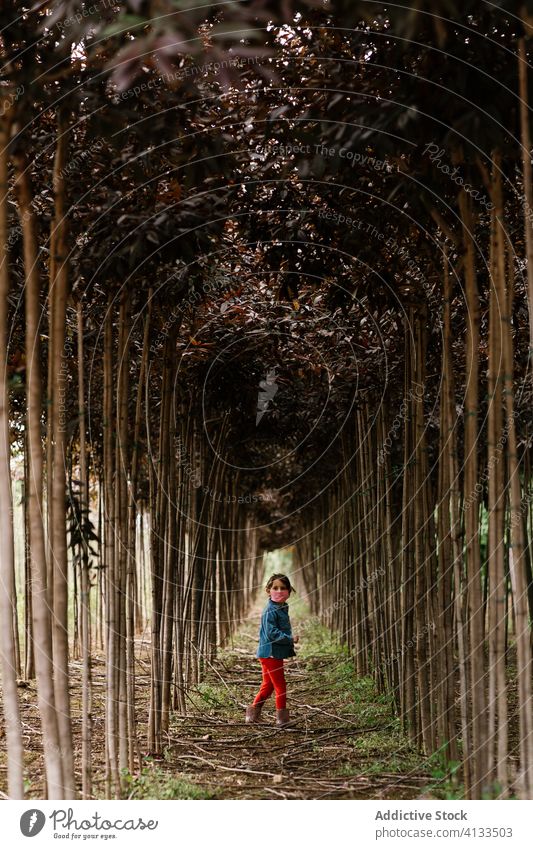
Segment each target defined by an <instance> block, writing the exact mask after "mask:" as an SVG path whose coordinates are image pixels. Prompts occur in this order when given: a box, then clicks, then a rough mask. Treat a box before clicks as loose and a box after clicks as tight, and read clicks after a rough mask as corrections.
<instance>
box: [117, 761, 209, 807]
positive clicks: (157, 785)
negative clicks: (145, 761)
mask: <svg viewBox="0 0 533 849" xmlns="http://www.w3.org/2000/svg"><path fill="white" fill-rule="evenodd" d="M122 775H123V777H124V780H125V785H126V794H127V798H128V799H164V800H168V799H214V798H215V795H216V794H215V792H214V791H213V790H206V789H205V788H203V787H200V786H199V785H197V784H194V783H193V782H192V781H189V780H188V779H187V778H186V777H183V776H180V777H179V778H178V777H177V776H174V775H170V774H169V773H168V772H165V771H164V770H162V769H160V767H157V766H154V765H152V764H150V765H148V766H145V767H143V768H142V770H141V772H140V774H139V775H131V773H129V772H127V771H124V772H123V773H122Z"/></svg>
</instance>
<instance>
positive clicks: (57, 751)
mask: <svg viewBox="0 0 533 849" xmlns="http://www.w3.org/2000/svg"><path fill="white" fill-rule="evenodd" d="M14 162H15V168H16V176H17V184H16V186H17V194H18V212H19V216H20V224H21V228H22V233H23V244H24V272H25V279H26V304H25V312H26V394H27V427H28V455H29V457H28V465H29V472H30V475H29V481H28V485H27V502H28V516H29V521H30V552H31V573H32V612H33V632H34V637H35V669H36V674H37V694H38V702H39V712H40V716H41V723H42V728H43V750H44V760H45V768H46V781H47V792H48V798H50V799H64V798H66V796H65V792H64V791H65V785H64V783H63V767H62V758H61V742H62V741H61V739H60V736H59V727H58V719H57V713H56V706H55V697H54V679H53V667H52V623H51V617H50V605H49V599H48V590H47V583H46V580H47V568H46V549H45V534H44V527H43V518H42V517H43V504H42V494H43V490H42V486H43V445H42V439H41V413H42V396H41V386H42V383H41V344H40V331H39V322H40V317H41V302H40V288H41V287H40V282H41V281H40V275H39V265H38V262H39V260H38V253H37V234H36V222H35V215H34V212H33V209H32V194H31V188H30V181H29V175H28V168H29V164H28V160H27V158H26V156H25V155H24V154H23V153H22V152H19V153H18V154H16V155H15V156H14Z"/></svg>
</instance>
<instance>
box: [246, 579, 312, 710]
mask: <svg viewBox="0 0 533 849" xmlns="http://www.w3.org/2000/svg"><path fill="white" fill-rule="evenodd" d="M265 590H266V592H267V595H269V596H270V599H269V601H268V603H267V605H266V607H265V609H264V610H263V613H262V616H261V626H260V628H259V647H258V649H257V652H256V655H255V656H256V657H258V658H259V660H260V663H261V666H262V668H263V681H262V683H261V689H260V690H259V692H258V694H257V696H256V697H255V699H254V701H253V704H251V705H248V707H247V708H246V722H258V721H259V717H260V715H261V708H262V707H263V704H264V703H265V701H266V699H268V697H269V696H270V695H271V694H272V692H274V691H275V693H276V725H287V724H288V723H289V721H290V720H289V711H288V710H287V708H286V704H287V692H286V689H287V688H286V684H285V673H284V670H283V659H284V658H285V657H294V656H295V655H296V652H295V651H294V644H295V643H297V642H298V641H299V639H300V638H299V637H298V636H294V637H293V636H292V629H291V623H290V619H289V613H288V610H289V605H288V604H287V599H288V597H289V596H290V594H291V592H292V590H293V587H291V582H290V581H289V579H288V578H287V576H286V575H278V574H276V575H271V576H270V578H269V579H268V581H267V584H266V587H265Z"/></svg>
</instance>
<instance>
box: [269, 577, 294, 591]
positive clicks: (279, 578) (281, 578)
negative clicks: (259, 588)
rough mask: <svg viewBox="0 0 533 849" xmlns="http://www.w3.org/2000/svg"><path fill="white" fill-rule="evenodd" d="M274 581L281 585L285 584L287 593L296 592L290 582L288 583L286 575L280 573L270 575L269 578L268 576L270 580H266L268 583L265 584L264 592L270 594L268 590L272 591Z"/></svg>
mask: <svg viewBox="0 0 533 849" xmlns="http://www.w3.org/2000/svg"><path fill="white" fill-rule="evenodd" d="M276 580H278V581H283V583H284V584H285V587H286V588H287V589H288V591H289V592H290V593H294V592H296V590H295V589H294V587H293V586H291V582H290V581H289V579H288V578H287V575H282V574H281V573H280V572H276V574H275V575H271V576H270V578H269V579H268V581H267V582H266V587H265V590H266V592H267V593H269V592H270V590H271V589H272V584H273V583H274V581H276Z"/></svg>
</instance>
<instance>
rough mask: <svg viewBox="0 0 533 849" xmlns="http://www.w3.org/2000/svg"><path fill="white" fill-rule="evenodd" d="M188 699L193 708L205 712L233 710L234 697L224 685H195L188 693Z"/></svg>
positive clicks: (208, 683) (206, 683) (207, 683)
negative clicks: (207, 710) (208, 710)
mask: <svg viewBox="0 0 533 849" xmlns="http://www.w3.org/2000/svg"><path fill="white" fill-rule="evenodd" d="M187 695H188V698H189V699H190V701H191V703H192V704H193V705H194V707H195V708H197V709H199V710H203V711H205V709H206V708H208V709H210V710H212V711H218V710H224V711H227V710H231V709H235V696H233V695H232V694H231V693H230V692H229V690H228V689H227V687H225V686H224V684H215V683H212V682H207V681H205V682H202V683H201V684H197V685H196V686H195V687H193V688H192V689H191V690H190V691H189V692H188V694H187Z"/></svg>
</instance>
